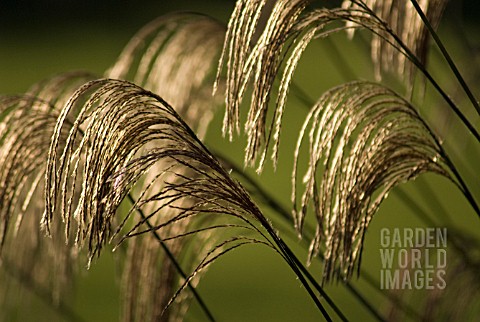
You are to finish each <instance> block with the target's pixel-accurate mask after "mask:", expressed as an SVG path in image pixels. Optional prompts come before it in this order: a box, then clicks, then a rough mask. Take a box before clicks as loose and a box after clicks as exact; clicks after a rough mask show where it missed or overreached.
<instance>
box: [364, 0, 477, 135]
mask: <svg viewBox="0 0 480 322" xmlns="http://www.w3.org/2000/svg"><path fill="white" fill-rule="evenodd" d="M355 3H358V4H359V5H360V6H361V7H362V8H363V9H365V10H366V11H367V12H368V13H369V14H370V15H371V16H372V17H373V18H375V19H376V20H377V21H378V22H379V23H380V24H381V25H382V26H383V27H384V28H385V31H386V32H388V34H389V35H390V36H392V38H393V39H394V40H395V42H396V43H397V44H398V45H399V46H400V48H401V49H402V50H403V54H404V55H405V56H406V57H407V58H408V59H409V60H410V61H411V62H412V63H413V64H414V65H415V66H416V67H417V68H418V69H419V70H420V71H421V72H422V74H423V75H424V76H425V77H426V78H427V79H428V81H429V82H430V83H431V84H432V86H433V87H434V88H435V89H436V90H437V92H438V93H439V94H440V95H441V96H442V98H443V99H444V100H445V102H446V103H447V104H448V105H449V106H450V108H451V109H452V110H453V112H454V113H455V114H456V115H457V116H458V118H459V119H460V120H461V121H462V122H463V124H464V125H465V126H466V127H467V129H468V130H469V131H470V133H471V134H472V135H473V136H474V137H475V139H476V140H477V142H480V134H479V133H478V132H477V130H476V129H475V126H473V125H472V123H470V121H469V120H468V119H467V117H466V116H465V115H463V113H462V111H460V109H459V108H458V106H457V105H456V104H455V103H454V102H453V100H452V99H451V98H450V96H448V94H447V93H446V92H445V91H444V90H443V88H442V87H441V86H440V85H439V84H438V83H437V81H436V80H435V79H434V78H433V76H432V75H431V74H430V72H429V71H428V70H427V68H426V67H425V65H424V64H423V63H422V62H421V61H420V60H419V59H418V58H417V56H416V55H415V54H414V53H413V52H412V51H411V50H410V48H408V46H407V45H405V43H404V42H403V41H402V40H401V39H400V37H399V36H398V35H397V34H396V33H395V32H393V30H392V29H391V28H390V26H389V25H388V24H387V23H385V21H383V20H382V19H381V18H379V17H378V16H377V15H376V14H375V12H373V11H372V10H371V9H370V8H369V7H368V6H366V5H365V4H363V3H361V2H356V1H355ZM371 31H372V32H375V31H373V30H371ZM392 45H393V44H392ZM400 48H398V49H399V50H400Z"/></svg>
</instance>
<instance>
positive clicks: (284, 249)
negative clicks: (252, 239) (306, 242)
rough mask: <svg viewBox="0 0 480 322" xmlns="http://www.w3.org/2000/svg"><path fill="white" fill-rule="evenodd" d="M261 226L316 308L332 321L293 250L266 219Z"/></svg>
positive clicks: (326, 318) (327, 319)
mask: <svg viewBox="0 0 480 322" xmlns="http://www.w3.org/2000/svg"><path fill="white" fill-rule="evenodd" d="M262 226H264V227H265V228H266V229H267V231H268V233H269V234H270V236H271V237H272V238H273V241H274V242H275V244H276V245H277V246H278V247H279V250H280V252H281V253H282V254H283V257H284V258H285V260H286V261H287V263H288V265H289V266H290V268H291V269H292V270H293V272H294V273H295V275H296V276H297V277H298V279H299V280H300V282H301V283H302V285H303V286H304V287H305V289H306V290H307V292H308V294H309V295H310V297H311V298H312V300H313V301H314V302H315V305H316V306H317V308H318V309H319V310H320V312H321V313H322V315H323V317H324V318H325V320H326V321H332V318H331V317H330V315H329V314H328V312H327V311H326V310H325V308H324V307H323V305H322V303H320V301H319V299H318V297H317V295H316V294H315V292H314V291H313V290H312V288H311V287H310V284H308V282H307V280H306V279H305V277H304V276H303V274H302V271H301V270H300V268H299V267H298V266H297V261H298V259H297V258H296V256H295V255H294V254H293V252H292V251H291V250H290V248H288V246H287V244H285V242H284V241H283V240H282V239H281V238H280V237H279V236H278V235H277V234H276V233H275V231H274V230H273V228H272V227H271V226H270V224H269V223H268V221H266V220H265V221H264V222H262ZM322 293H324V291H323V290H322Z"/></svg>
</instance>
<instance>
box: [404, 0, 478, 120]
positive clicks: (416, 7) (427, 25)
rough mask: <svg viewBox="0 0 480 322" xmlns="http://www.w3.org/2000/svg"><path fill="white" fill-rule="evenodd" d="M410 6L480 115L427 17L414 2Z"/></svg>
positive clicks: (411, 0)
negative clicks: (413, 8)
mask: <svg viewBox="0 0 480 322" xmlns="http://www.w3.org/2000/svg"><path fill="white" fill-rule="evenodd" d="M410 2H411V3H412V5H413V6H414V7H415V10H416V11H417V13H418V15H419V16H420V18H421V19H422V21H423V23H424V24H425V26H426V27H427V29H428V31H429V32H430V34H431V35H432V38H433V40H434V41H435V43H436V44H437V46H438V48H439V49H440V51H441V52H442V55H443V57H444V58H445V60H446V61H447V63H448V66H449V67H450V69H451V70H452V72H453V73H454V74H455V77H456V78H457V80H458V82H459V83H460V85H461V86H462V88H463V90H464V91H465V93H466V94H467V96H468V98H469V99H470V101H471V102H472V105H473V107H474V108H475V110H476V111H477V113H478V114H479V115H480V106H479V103H478V100H477V99H476V98H475V96H474V95H473V93H472V91H471V90H470V87H468V85H467V83H466V82H465V79H464V78H463V77H462V74H460V71H459V70H458V68H457V66H456V65H455V63H454V61H453V59H452V58H451V57H450V54H449V53H448V51H447V49H446V48H445V46H444V45H443V43H442V41H441V40H440V37H438V34H437V33H436V32H435V29H433V27H432V25H431V23H430V21H428V18H427V16H425V13H424V12H423V10H422V8H420V6H419V5H418V2H417V1H416V0H410Z"/></svg>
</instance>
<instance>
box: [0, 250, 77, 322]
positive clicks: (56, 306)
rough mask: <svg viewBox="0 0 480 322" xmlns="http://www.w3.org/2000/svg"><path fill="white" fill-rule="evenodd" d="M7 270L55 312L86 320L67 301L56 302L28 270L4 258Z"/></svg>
mask: <svg viewBox="0 0 480 322" xmlns="http://www.w3.org/2000/svg"><path fill="white" fill-rule="evenodd" d="M1 266H2V267H3V269H4V271H5V272H7V273H8V274H9V275H10V276H12V277H13V278H15V279H16V280H17V281H18V282H20V284H22V285H23V286H24V287H25V288H26V289H28V290H30V291H31V292H32V293H33V294H35V295H36V296H37V297H38V298H39V299H40V300H42V301H43V302H44V303H45V304H47V305H48V306H50V307H51V308H52V309H53V310H54V311H55V312H57V313H58V314H59V315H61V316H62V317H63V318H65V320H67V321H73V322H84V321H85V320H84V319H83V318H82V317H81V316H79V315H78V314H77V313H76V312H75V311H74V310H73V309H72V308H71V307H69V306H68V305H67V304H66V303H64V302H63V301H62V299H60V300H59V302H58V303H56V302H55V301H54V300H53V298H52V294H51V293H50V291H49V290H47V289H45V288H43V287H42V286H41V285H38V284H37V283H36V282H35V280H34V279H32V278H31V277H30V276H29V275H28V274H27V273H26V272H23V271H22V270H21V269H20V268H18V267H13V265H12V264H11V263H9V262H8V261H7V260H5V259H2V265H1Z"/></svg>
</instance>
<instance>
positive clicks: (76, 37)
mask: <svg viewBox="0 0 480 322" xmlns="http://www.w3.org/2000/svg"><path fill="white" fill-rule="evenodd" d="M337 3H338V1H337ZM329 5H332V4H331V3H330V4H329ZM233 7H234V1H231V0H230V1H220V0H216V1H208V2H206V1H185V0H180V1H113V0H107V1H93V0H88V1H75V0H70V1H61V0H38V1H4V0H2V1H1V2H0V93H2V94H14V93H21V92H24V91H26V90H27V89H28V88H29V86H31V85H32V84H34V83H35V82H38V81H40V80H42V79H44V78H46V77H49V76H52V75H54V74H57V73H61V72H66V71H71V70H79V69H81V70H88V71H91V72H95V73H98V74H99V75H101V74H102V73H103V72H104V71H105V70H106V69H107V68H108V67H110V66H111V65H112V64H113V62H114V61H115V59H116V58H117V56H118V55H119V53H120V51H121V50H122V48H123V46H124V45H125V44H126V43H127V42H128V40H129V39H130V38H131V37H132V36H133V35H134V34H135V32H136V31H137V30H138V29H140V28H141V27H142V26H143V25H145V24H146V23H148V22H149V21H151V20H153V19H154V18H156V17H158V16H161V15H163V14H165V13H168V12H172V11H179V10H182V11H193V12H201V13H205V14H208V15H210V16H213V17H216V18H218V19H219V20H221V21H224V22H225V23H226V22H227V21H228V17H229V14H230V13H231V11H232V9H233ZM479 8H480V5H479V2H478V1H455V4H452V5H451V6H450V7H449V10H447V14H446V17H445V25H444V27H442V28H443V29H441V34H442V35H443V36H444V37H446V39H448V40H449V41H450V42H449V45H450V47H449V49H451V50H452V53H453V54H454V57H455V58H456V59H457V60H458V61H460V67H461V68H464V69H467V68H468V62H467V61H466V59H468V57H470V56H469V55H471V53H469V52H465V50H464V49H463V47H462V40H461V39H459V38H458V34H457V32H456V31H457V29H458V28H460V27H459V26H461V28H463V29H462V31H461V32H462V35H464V36H465V37H466V39H467V41H469V42H470V44H472V48H473V49H474V50H476V54H475V55H476V56H475V57H477V58H478V50H479V49H480V39H479V38H478V32H479V29H478V17H479V14H480V9H479ZM455 28H457V29H455ZM333 41H334V42H335V44H336V48H337V49H339V50H340V52H341V54H342V56H343V60H344V61H345V62H347V64H348V65H349V67H350V68H352V69H353V70H354V72H355V74H356V75H358V77H359V78H361V79H373V76H372V75H373V74H372V66H371V63H370V62H369V52H368V49H367V48H366V46H365V44H364V43H362V41H361V40H354V41H349V40H347V39H346V37H345V36H344V35H339V36H336V37H334V38H333ZM334 57H335V53H332V51H331V46H330V45H328V44H327V43H325V42H322V41H321V40H319V41H316V42H314V43H313V44H312V45H311V46H310V47H309V50H308V51H307V53H306V54H305V57H304V59H303V60H302V63H301V64H300V66H299V69H298V71H297V73H296V75H297V77H296V82H297V84H298V85H299V86H300V87H302V88H303V90H304V91H305V92H306V93H307V94H308V95H309V96H310V97H312V98H316V97H318V96H319V95H321V93H322V92H323V91H324V90H326V89H328V88H330V87H331V86H334V85H337V84H340V83H342V82H344V81H345V79H344V78H343V77H342V74H341V72H339V70H338V66H339V65H338V61H336V62H335V61H334V60H332V58H334ZM337 58H339V57H337ZM437 61H439V58H438V56H435V54H434V56H433V58H432V64H433V63H435V62H437ZM473 63H477V64H478V60H477V61H474V62H473ZM447 74H448V73H447V72H445V73H444V71H440V72H439V73H438V77H439V78H441V79H445V81H446V82H451V80H450V79H449V78H448V77H449V76H446V75H447ZM472 81H474V80H472ZM476 81H477V83H476V84H477V85H478V84H479V83H478V79H477V80H476ZM478 89H479V87H478V86H477V87H476V88H475V90H476V93H477V94H478V93H479V90H478ZM432 100H434V98H433V99H432ZM305 115H306V109H304V108H302V107H301V103H300V101H299V100H298V99H296V98H295V97H294V95H292V98H291V99H290V100H289V108H288V109H287V116H286V121H285V122H286V124H287V126H284V130H283V133H282V138H283V141H282V147H281V154H280V160H281V162H280V164H279V168H278V169H277V172H276V173H275V174H274V173H273V170H272V167H271V165H270V164H269V165H267V167H266V169H265V171H264V173H263V174H262V176H261V178H259V180H258V181H259V182H261V184H262V186H263V187H265V189H266V190H268V191H269V192H270V193H271V194H273V195H274V196H276V198H277V199H278V200H280V202H281V203H282V204H283V205H284V206H285V207H286V208H288V207H289V206H290V201H289V200H290V173H291V169H292V160H291V159H292V157H291V156H292V148H293V145H294V142H295V140H296V132H297V131H298V128H299V126H300V125H301V123H302V122H303V119H304V116H305ZM222 117H223V115H221V113H219V114H218V115H217V116H216V118H215V120H214V122H213V124H212V126H211V127H210V129H209V132H208V136H207V139H206V140H207V144H209V145H210V146H214V147H216V148H220V149H221V150H222V151H224V152H227V153H228V155H229V156H230V157H231V158H232V159H234V160H237V164H238V165H240V166H241V162H242V160H243V149H242V147H243V145H244V137H240V138H236V139H235V141H234V142H233V144H232V143H229V142H226V141H225V140H223V139H221V134H220V122H221V119H222ZM469 151H470V150H469ZM471 152H472V153H466V154H467V155H468V156H467V161H465V162H466V163H467V166H466V168H467V169H468V168H471V169H470V170H468V171H471V172H472V173H473V174H474V176H473V178H470V184H471V185H472V187H473V189H474V191H475V192H476V196H479V195H480V187H479V183H478V180H477V178H478V175H476V174H477V173H478V170H479V168H478V161H475V160H478V156H479V151H478V148H477V149H476V150H473V151H471ZM468 159H470V161H468ZM472 160H473V161H472ZM250 173H252V175H253V171H251V172H250ZM425 184H428V185H430V186H434V187H435V193H436V197H437V198H438V200H441V202H440V204H438V203H437V201H434V200H432V199H426V198H425V194H422V193H419V190H420V189H421V187H422V185H425ZM419 186H420V188H419ZM403 189H404V191H406V193H407V194H408V195H409V196H410V197H411V198H413V199H414V200H416V201H417V203H418V204H419V205H421V206H423V207H425V209H428V212H429V214H430V215H432V218H435V220H436V223H438V224H439V225H440V224H442V223H444V221H443V220H442V218H438V220H437V218H436V217H435V216H437V215H439V214H440V212H441V210H439V209H441V208H444V209H445V210H446V211H447V212H448V213H449V214H450V215H451V218H455V224H456V226H457V227H459V228H460V229H463V230H465V232H466V233H467V232H468V233H470V234H476V236H478V231H479V228H480V225H479V222H478V219H477V218H475V217H476V215H475V214H474V212H473V211H472V210H471V209H470V208H469V206H468V205H467V203H466V202H465V200H464V199H463V197H462V196H461V195H460V193H458V192H457V191H452V190H453V189H452V186H451V185H450V184H448V183H447V182H445V180H442V179H439V178H438V177H434V176H426V177H423V178H421V179H419V180H417V182H415V183H409V184H406V185H404V186H403ZM262 210H263V211H265V213H266V214H267V215H269V216H271V217H272V219H273V220H274V222H276V221H275V214H273V213H272V212H271V211H270V210H269V209H268V208H267V207H266V206H262ZM417 215H418V213H417V211H416V210H415V209H412V208H411V207H409V205H407V204H405V202H403V201H402V200H401V198H399V197H398V196H397V195H396V194H395V193H393V194H392V196H391V197H390V198H389V199H388V200H387V201H386V202H385V203H384V205H383V206H382V208H381V210H380V212H379V213H378V214H377V216H376V217H375V219H374V220H373V222H372V225H371V227H370V229H369V231H368V234H367V240H366V244H365V253H364V256H363V266H362V267H363V268H364V269H365V270H366V271H370V272H371V275H372V276H373V277H374V278H376V279H378V273H379V268H380V256H379V253H378V249H379V246H378V242H379V229H380V228H382V227H387V228H396V227H422V226H424V223H421V222H420V221H419V220H418V216H417ZM282 236H284V237H285V238H286V239H287V240H288V242H289V244H290V245H292V247H293V248H294V249H295V250H296V252H297V254H298V256H299V257H300V258H301V259H302V260H304V259H305V257H306V254H305V252H304V251H303V250H302V248H301V247H298V245H299V244H300V242H299V241H298V240H297V239H296V238H295V237H292V236H291V235H289V234H285V235H282ZM311 269H312V272H314V273H316V274H317V276H320V265H318V264H317V263H314V264H313V265H312V267H311ZM81 271H82V273H81V274H80V276H79V277H78V278H77V279H76V281H75V283H74V288H75V290H72V292H71V294H70V295H71V296H69V297H68V298H67V299H66V302H67V303H68V304H69V305H71V306H72V308H73V309H74V310H75V311H76V312H77V313H78V314H79V315H80V316H81V317H83V318H84V319H85V320H86V321H116V320H118V316H119V311H120V310H119V298H118V291H119V287H118V282H119V276H120V272H119V270H118V269H116V268H115V260H114V258H113V257H112V255H111V253H110V252H108V251H105V252H104V253H103V255H102V257H101V258H100V259H99V260H97V261H96V262H95V263H94V264H93V265H92V267H91V268H90V269H89V270H88V271H87V270H86V269H83V268H82V269H81ZM353 284H354V285H356V286H358V288H359V289H360V290H362V293H363V294H364V295H365V297H367V298H368V299H369V301H370V302H371V303H373V304H374V305H375V306H376V307H377V308H378V309H379V310H383V309H384V308H385V307H386V305H387V304H386V302H385V300H384V299H383V297H382V296H381V295H379V293H378V292H376V291H374V290H372V289H371V288H370V287H369V286H367V284H366V283H365V282H364V281H363V280H362V278H360V279H358V280H357V279H354V281H353ZM326 289H327V291H328V292H329V294H331V296H332V298H333V299H334V300H335V302H336V303H337V304H338V306H339V307H340V308H342V310H344V311H345V314H346V316H347V317H349V318H350V319H351V320H353V321H368V320H371V319H372V317H371V316H370V315H369V313H368V312H367V310H366V309H365V308H364V307H363V306H362V305H361V304H360V303H359V302H358V301H357V300H355V299H354V298H353V297H352V296H351V295H350V293H348V292H347V291H346V290H345V288H344V287H343V286H342V285H329V286H327V287H326ZM199 292H200V293H201V294H202V295H203V296H204V298H205V301H206V302H207V304H208V306H209V307H210V308H211V310H212V312H213V313H214V315H215V316H216V317H217V319H218V321H318V320H320V319H321V316H320V314H319V312H317V310H316V308H315V307H314V304H313V302H312V301H311V300H310V298H309V297H308V296H307V293H306V292H305V290H303V289H302V287H301V286H300V284H299V282H298V281H297V280H296V278H295V276H294V275H293V274H292V273H291V272H290V270H289V268H288V267H287V266H286V264H285V263H284V262H283V261H282V260H281V259H280V258H279V257H278V256H276V255H275V254H273V253H272V252H271V251H269V250H267V249H264V248H262V247H259V246H248V247H245V248H243V249H240V250H239V251H237V252H235V253H232V254H230V255H227V256H225V257H223V258H222V259H220V260H219V261H218V262H216V263H215V264H214V265H213V266H212V267H211V268H210V269H209V270H208V272H207V274H206V275H205V276H204V278H203V279H202V280H201V282H200V285H199ZM26 294H27V295H26V296H24V297H22V301H21V302H20V303H18V310H17V312H16V313H15V314H14V315H13V316H11V320H12V321H62V318H61V316H59V315H58V314H57V313H56V312H55V311H54V310H52V309H51V308H49V307H48V306H47V305H45V304H44V303H43V302H42V301H41V300H40V299H38V298H37V297H36V296H35V295H32V294H30V293H29V292H28V290H27V291H26ZM0 309H1V308H0ZM187 320H188V321H203V320H205V319H204V316H203V314H202V313H201V312H200V311H199V309H198V307H196V305H195V304H194V305H193V306H192V308H191V312H189V314H188V316H187Z"/></svg>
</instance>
